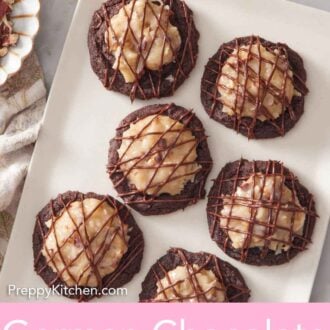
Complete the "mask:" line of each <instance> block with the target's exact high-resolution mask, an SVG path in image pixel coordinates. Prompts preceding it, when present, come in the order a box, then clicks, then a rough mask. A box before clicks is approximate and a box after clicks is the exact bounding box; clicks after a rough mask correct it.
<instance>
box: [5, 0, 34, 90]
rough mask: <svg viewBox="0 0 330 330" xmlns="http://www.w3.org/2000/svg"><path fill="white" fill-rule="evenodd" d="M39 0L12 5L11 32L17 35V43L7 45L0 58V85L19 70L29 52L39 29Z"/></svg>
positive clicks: (29, 0) (26, 0)
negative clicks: (4, 53)
mask: <svg viewBox="0 0 330 330" xmlns="http://www.w3.org/2000/svg"><path fill="white" fill-rule="evenodd" d="M39 11H40V0H19V1H17V2H16V3H15V4H14V5H13V11H12V13H11V19H10V20H11V21H12V22H13V33H17V34H18V35H19V38H18V41H17V44H16V45H14V46H11V47H9V49H8V54H7V55H5V56H4V57H2V58H0V86H1V85H3V84H4V83H5V82H6V81H7V79H8V78H9V77H11V76H12V75H13V74H15V73H16V72H18V71H19V69H20V68H21V66H22V63H23V60H24V59H25V58H26V57H27V56H28V55H29V54H30V53H31V51H32V48H33V42H34V37H35V36H36V34H37V32H38V30H39Z"/></svg>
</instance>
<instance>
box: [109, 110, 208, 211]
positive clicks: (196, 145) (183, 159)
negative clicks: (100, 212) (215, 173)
mask: <svg viewBox="0 0 330 330" xmlns="http://www.w3.org/2000/svg"><path fill="white" fill-rule="evenodd" d="M206 140H207V137H206V136H205V133H204V128H203V125H202V123H201V122H200V120H199V119H198V118H197V117H196V116H195V115H194V113H193V112H192V111H188V110H186V109H184V108H182V107H179V106H176V105H175V104H165V105H151V106H147V107H144V108H142V109H140V110H137V111H135V112H133V113H131V114H130V115H129V116H127V117H126V118H125V119H124V120H123V121H122V122H121V123H120V126H119V128H118V129H117V134H116V137H115V138H114V139H112V140H111V141H110V150H109V161H108V172H109V175H110V179H111V180H112V182H113V184H114V186H115V189H116V190H117V191H118V193H119V196H120V197H121V198H123V200H124V201H125V203H126V204H127V205H129V206H131V207H132V208H134V209H135V210H137V211H139V212H140V213H141V214H143V215H157V214H166V213H170V212H174V211H176V210H179V209H184V208H185V207H187V206H188V205H191V204H195V203H197V201H198V200H199V199H201V198H204V197H205V189H204V185H205V181H206V179H207V176H208V174H209V172H210V170H211V168H212V159H211V156H210V151H209V149H208V145H207V141H206Z"/></svg>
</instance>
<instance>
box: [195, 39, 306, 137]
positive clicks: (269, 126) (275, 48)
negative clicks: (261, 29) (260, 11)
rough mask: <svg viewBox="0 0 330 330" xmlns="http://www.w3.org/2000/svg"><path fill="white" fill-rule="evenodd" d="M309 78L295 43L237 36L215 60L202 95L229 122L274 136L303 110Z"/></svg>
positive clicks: (204, 80)
mask: <svg viewBox="0 0 330 330" xmlns="http://www.w3.org/2000/svg"><path fill="white" fill-rule="evenodd" d="M238 72H239V73H238ZM306 78H307V76H306V71H305V68H304V63H303V60H302V58H301V57H300V56H299V55H298V54H297V53H296V52H295V51H293V50H292V49H291V48H289V46H287V45H285V44H281V43H273V42H270V41H267V40H265V39H262V38H259V37H255V36H250V37H243V38H237V39H235V40H232V41H230V42H227V43H225V44H223V45H222V46H221V47H220V49H219V50H218V51H217V53H216V54H215V55H214V56H213V57H212V58H211V59H210V60H209V62H208V64H207V66H206V68H205V72H204V75H203V78H202V86H201V99H202V103H203V105H204V108H205V110H206V112H207V113H208V114H209V116H210V117H211V118H212V119H214V120H216V121H218V122H220V123H222V124H223V125H225V126H226V127H228V128H232V129H235V130H236V131H237V132H239V133H241V134H243V135H245V136H247V137H248V138H249V139H266V138H274V137H277V136H283V135H284V134H285V133H286V132H288V131H289V130H290V129H291V128H292V127H293V126H294V125H295V124H296V122H297V121H298V120H299V118H300V117H301V115H302V114H303V112H304V97H305V95H306V94H307V93H308V89H307V87H306V85H305V83H306Z"/></svg>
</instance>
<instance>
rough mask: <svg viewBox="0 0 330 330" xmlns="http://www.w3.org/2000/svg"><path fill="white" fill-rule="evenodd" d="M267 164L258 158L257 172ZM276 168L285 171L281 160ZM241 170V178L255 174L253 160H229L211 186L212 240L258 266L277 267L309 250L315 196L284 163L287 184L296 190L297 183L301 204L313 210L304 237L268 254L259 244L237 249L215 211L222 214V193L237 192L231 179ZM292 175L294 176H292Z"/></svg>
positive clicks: (245, 261)
mask: <svg viewBox="0 0 330 330" xmlns="http://www.w3.org/2000/svg"><path fill="white" fill-rule="evenodd" d="M267 163H268V162H265V161H256V162H255V163H254V164H255V165H254V166H255V169H256V172H261V173H266V172H267ZM238 168H239V172H238ZM273 168H274V170H275V172H274V173H276V174H281V170H282V165H281V163H279V162H276V163H275V166H274V167H270V170H269V171H272V170H273ZM237 173H239V176H240V177H244V176H249V175H251V174H252V173H253V162H250V161H248V160H245V159H241V160H238V161H235V162H232V163H228V164H227V165H226V166H225V167H224V168H223V169H222V170H221V172H220V173H219V176H218V178H217V179H216V180H215V182H214V185H213V187H212V188H211V191H210V193H209V196H208V205H207V218H208V225H209V230H210V235H211V237H212V239H213V240H214V241H215V242H216V243H217V244H218V246H219V247H220V248H221V249H222V250H223V251H224V252H225V253H226V254H227V255H229V256H230V257H232V258H234V259H237V260H239V261H242V262H244V263H247V264H251V265H256V266H263V265H266V266H273V265H281V264H284V263H286V262H288V261H290V260H291V259H292V258H293V257H295V256H296V255H297V254H298V253H299V252H302V251H303V250H305V249H306V247H307V245H308V243H309V242H310V241H311V237H312V233H313V230H314V225H315V221H316V219H317V215H316V210H315V202H314V200H313V196H312V195H311V194H310V193H309V192H308V190H307V189H306V188H305V187H304V186H303V185H302V184H300V182H299V181H298V179H297V178H296V177H295V176H294V175H293V174H292V173H291V172H290V170H288V169H287V168H286V167H284V166H283V174H284V175H285V176H287V178H286V180H285V182H284V184H285V185H286V186H287V187H288V188H289V189H292V188H293V186H294V188H295V190H296V193H297V198H298V200H299V202H300V205H301V206H303V207H305V208H306V209H307V210H309V212H308V213H309V214H307V215H306V220H305V225H304V228H303V235H302V237H303V238H299V237H295V238H294V240H293V246H292V247H290V248H289V250H288V251H282V252H281V253H279V254H275V252H274V251H272V250H269V249H268V251H267V253H266V254H264V253H263V252H262V249H259V248H257V247H254V248H250V249H247V250H245V251H243V250H241V249H235V248H234V247H233V246H232V243H231V240H230V238H229V236H228V234H227V232H226V230H224V229H222V228H221V227H220V225H219V220H218V218H217V217H216V216H215V215H214V214H219V213H220V212H221V210H222V207H223V205H222V203H223V200H222V198H218V196H220V195H231V194H232V193H233V188H234V184H233V181H232V180H231V179H233V178H235V177H236V175H237ZM268 173H269V172H268ZM271 173H273V172H271ZM221 177H222V178H223V179H224V181H223V182H222V185H221V187H220V184H219V183H220V181H221ZM288 177H289V178H291V179H288ZM220 188H221V189H220Z"/></svg>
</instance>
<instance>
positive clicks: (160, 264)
mask: <svg viewBox="0 0 330 330" xmlns="http://www.w3.org/2000/svg"><path fill="white" fill-rule="evenodd" d="M249 297H250V290H249V288H248V287H247V285H246V284H245V281H244V279H243V277H242V275H241V273H240V272H239V271H238V270H237V269H236V268H235V267H233V266H232V265H230V264H229V263H228V262H225V261H222V260H220V259H219V258H217V257H216V256H215V255H212V254H209V253H205V252H199V253H192V252H188V251H186V250H183V249H170V250H169V251H168V252H167V254H166V255H164V256H163V257H162V258H160V259H159V260H158V261H157V262H156V263H155V264H154V265H153V266H152V267H151V270H150V271H149V272H148V274H147V276H146V278H145V280H144V281H143V283H142V292H141V293H140V302H247V301H248V299H249Z"/></svg>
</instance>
